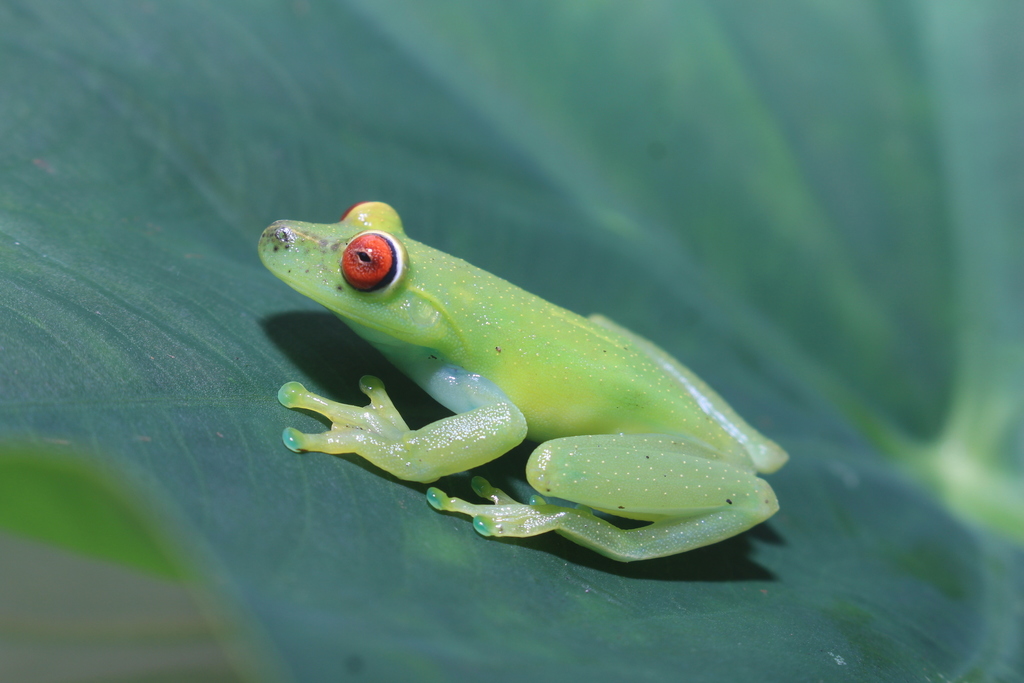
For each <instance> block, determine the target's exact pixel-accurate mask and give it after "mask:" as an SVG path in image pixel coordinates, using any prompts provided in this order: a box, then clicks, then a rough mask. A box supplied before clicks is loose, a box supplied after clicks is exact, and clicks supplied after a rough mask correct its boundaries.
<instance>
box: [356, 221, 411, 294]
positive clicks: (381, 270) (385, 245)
mask: <svg viewBox="0 0 1024 683" xmlns="http://www.w3.org/2000/svg"><path fill="white" fill-rule="evenodd" d="M403 256H404V255H403V253H402V252H401V251H400V250H399V249H398V247H397V246H396V244H395V241H394V238H393V237H391V235H388V234H387V233H383V232H376V231H372V230H371V231H367V232H361V233H359V234H358V235H356V236H355V237H353V238H352V240H351V241H350V242H349V243H348V246H346V247H345V252H344V253H343V254H342V256H341V274H342V275H344V276H345V280H346V281H347V282H348V283H349V284H350V285H352V287H353V288H355V289H358V290H359V291H361V292H374V291H377V290H380V289H384V288H385V287H387V286H388V285H390V284H391V283H392V282H394V281H395V280H396V279H397V277H398V275H399V274H400V273H401V271H402V267H403V265H404V264H403V263H402V260H403Z"/></svg>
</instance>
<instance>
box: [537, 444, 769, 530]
mask: <svg viewBox="0 0 1024 683" xmlns="http://www.w3.org/2000/svg"><path fill="white" fill-rule="evenodd" d="M722 458H723V456H722V455H721V454H720V453H719V452H717V451H715V450H714V449H713V448H711V447H710V446H708V445H707V444H705V443H703V442H702V441H699V440H696V439H688V438H687V437H684V436H674V435H673V436H669V435H663V434H603V435H593V436H573V437H566V438H563V439H555V440H552V441H548V442H547V443H544V444H542V445H541V446H539V447H538V448H537V449H536V450H535V451H534V452H533V455H531V456H530V461H529V463H528V464H527V478H528V479H529V481H530V484H531V485H532V486H533V487H534V488H536V489H537V490H538V491H540V492H541V493H542V494H545V495H551V496H556V497H558V498H564V499H566V500H571V501H573V502H575V503H581V504H583V505H587V506H589V507H592V508H596V509H599V510H604V511H607V512H610V513H612V514H616V515H619V516H622V517H629V518H632V519H641V520H648V521H656V520H660V519H662V518H664V517H674V518H678V517H696V516H700V515H702V514H704V513H707V512H710V511H714V510H735V511H742V512H743V513H745V514H747V515H749V516H750V517H751V518H752V519H756V521H753V522H752V523H751V524H750V525H751V526H752V525H753V524H756V523H757V522H760V521H762V520H764V519H767V518H768V517H770V516H771V515H772V514H774V512H775V511H776V510H777V509H778V502H777V501H776V499H775V494H774V492H772V490H771V487H769V486H768V484H767V482H765V481H764V480H762V479H760V478H758V477H757V476H756V474H755V473H754V472H752V471H750V470H747V469H743V468H741V467H737V466H736V465H733V464H730V463H729V462H727V461H725V460H723V459H722Z"/></svg>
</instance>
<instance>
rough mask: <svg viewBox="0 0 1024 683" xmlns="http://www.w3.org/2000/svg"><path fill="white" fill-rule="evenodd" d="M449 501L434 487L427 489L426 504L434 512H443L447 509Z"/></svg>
mask: <svg viewBox="0 0 1024 683" xmlns="http://www.w3.org/2000/svg"><path fill="white" fill-rule="evenodd" d="M450 500H451V499H450V498H448V494H446V493H445V492H444V491H442V490H441V489H439V488H437V487H436V486H431V487H430V488H429V489H427V502H428V503H430V506H431V507H432V508H434V509H435V510H445V509H447V508H448V503H449V501H450Z"/></svg>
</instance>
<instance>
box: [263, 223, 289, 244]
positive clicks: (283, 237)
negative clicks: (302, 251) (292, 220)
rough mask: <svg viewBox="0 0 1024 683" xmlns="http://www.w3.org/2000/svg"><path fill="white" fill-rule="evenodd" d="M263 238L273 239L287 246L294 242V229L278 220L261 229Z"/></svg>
mask: <svg viewBox="0 0 1024 683" xmlns="http://www.w3.org/2000/svg"><path fill="white" fill-rule="evenodd" d="M263 239H266V240H273V241H275V242H279V243H280V244H282V245H284V246H286V247H287V246H291V244H292V243H293V242H295V231H294V230H293V229H292V228H291V226H289V225H288V224H286V223H285V222H284V221H278V222H276V223H274V224H273V225H271V226H270V227H269V228H267V229H266V230H264V231H263Z"/></svg>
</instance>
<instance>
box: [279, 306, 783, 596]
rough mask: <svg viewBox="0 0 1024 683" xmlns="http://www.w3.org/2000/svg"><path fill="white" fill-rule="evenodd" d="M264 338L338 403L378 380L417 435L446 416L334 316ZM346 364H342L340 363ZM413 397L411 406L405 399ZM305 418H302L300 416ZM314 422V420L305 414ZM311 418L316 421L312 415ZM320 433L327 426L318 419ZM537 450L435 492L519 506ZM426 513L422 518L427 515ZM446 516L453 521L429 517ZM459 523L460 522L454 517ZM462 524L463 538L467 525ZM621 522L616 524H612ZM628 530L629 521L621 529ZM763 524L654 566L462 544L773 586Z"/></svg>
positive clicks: (769, 538) (560, 551) (293, 322)
mask: <svg viewBox="0 0 1024 683" xmlns="http://www.w3.org/2000/svg"><path fill="white" fill-rule="evenodd" d="M261 324H262V326H263V329H264V332H265V333H266V335H267V337H269V338H270V340H271V341H272V342H273V343H274V344H275V345H276V346H277V347H278V348H280V349H281V351H282V352H283V353H284V354H285V355H286V356H287V357H288V358H289V359H290V360H291V361H292V362H293V363H294V364H295V365H296V366H297V367H298V368H299V369H300V371H301V372H302V373H303V374H304V375H305V376H307V377H309V378H310V379H311V380H312V381H314V382H316V384H317V387H318V389H320V390H322V391H324V392H326V393H327V394H328V395H329V396H331V397H332V398H336V399H337V400H339V401H345V402H353V403H356V404H358V405H362V404H364V403H365V402H366V398H365V397H364V396H362V394H361V393H360V392H359V389H358V381H359V377H361V376H362V375H364V374H367V373H373V374H375V375H378V376H380V377H381V378H382V379H383V380H384V383H385V385H386V386H387V387H388V388H389V393H390V394H391V395H392V396H394V397H398V398H397V399H396V404H398V407H399V410H400V412H401V413H402V416H403V417H404V418H405V419H406V421H407V422H408V424H409V426H410V427H412V428H413V429H417V428H419V427H421V426H423V425H425V424H427V423H429V422H432V421H434V420H438V419H440V418H442V417H445V416H447V415H450V413H449V412H448V411H446V410H445V409H444V408H443V407H442V406H440V405H438V404H437V403H435V402H434V401H433V399H431V398H430V397H429V396H427V394H426V393H425V392H423V390H422V389H420V388H419V387H418V386H416V385H415V384H414V383H413V382H411V381H410V380H409V379H408V378H406V377H405V376H404V375H403V374H402V373H401V372H399V371H398V370H397V369H395V368H393V367H392V366H391V364H390V363H388V361H387V360H385V359H384V357H383V356H381V355H380V353H378V352H377V350H376V349H374V348H372V347H371V346H370V345H369V344H367V343H366V342H364V341H363V340H361V339H359V337H358V336H356V334H355V333H354V332H352V331H351V330H350V329H349V328H348V327H347V326H346V325H345V324H344V323H342V322H341V321H340V320H338V318H337V317H335V316H334V315H332V314H330V313H327V312H322V311H293V312H288V313H280V314H277V315H272V316H268V317H267V318H265V319H264V320H263V321H262V323H261ZM342 359H344V360H342ZM410 397H411V398H410ZM303 412H304V411H303ZM309 414H310V415H313V414H312V413H309ZM314 416H315V415H314ZM315 417H317V418H318V419H320V421H321V422H324V423H325V426H327V427H329V426H330V425H329V424H328V423H326V421H325V420H324V419H323V418H322V417H320V416H315ZM535 447H536V444H535V443H532V442H526V443H523V444H522V445H520V446H518V447H516V448H515V449H513V450H512V451H510V452H509V453H506V454H505V455H503V456H502V457H500V458H498V459H496V460H494V461H492V462H490V463H487V464H485V465H483V466H481V467H478V468H476V469H475V470H474V471H473V472H472V473H460V474H455V475H451V476H448V477H444V478H443V479H441V480H440V481H439V482H436V483H435V484H433V485H436V486H438V487H439V488H441V489H443V490H444V491H445V492H446V493H449V494H451V495H455V496H460V497H463V498H465V499H466V500H471V501H473V500H474V499H475V498H476V496H475V494H474V493H473V491H472V489H471V488H470V486H469V479H470V477H471V476H473V475H480V476H483V477H484V478H486V479H488V480H489V481H490V482H491V483H492V484H493V485H495V486H497V487H498V488H502V489H504V490H506V491H507V492H508V493H509V494H510V495H512V496H513V497H516V498H518V499H520V500H525V499H527V498H529V496H530V494H531V493H533V489H531V488H530V487H529V485H528V484H527V483H526V481H525V477H524V472H525V466H526V461H527V459H528V458H529V456H530V453H531V452H532V451H533V449H534V448H535ZM346 460H347V461H348V463H349V464H351V465H355V466H357V467H362V468H363V469H365V470H367V471H368V472H373V473H374V474H376V475H377V476H382V477H385V478H387V479H390V480H392V481H393V482H394V483H396V484H399V485H402V486H405V487H406V488H408V489H410V490H414V491H418V492H419V493H421V494H424V495H425V494H426V491H427V488H428V487H429V486H430V485H427V484H420V483H416V482H411V481H405V480H403V479H398V478H397V477H394V476H392V475H390V474H388V473H387V472H384V471H383V470H380V469H378V468H377V467H374V466H373V465H371V464H370V463H368V462H366V461H365V460H363V459H361V458H358V457H352V458H346ZM424 512H427V511H426V510H425V511H424ZM435 514H451V515H455V513H435ZM455 516H457V517H460V518H463V519H464V517H462V516H461V515H455ZM468 521H469V520H467V525H466V526H467V531H469V530H470V525H469V524H468ZM621 521H622V520H616V523H619V522H621ZM627 524H628V521H627ZM769 524H770V522H769V523H766V524H760V525H758V526H756V527H754V528H753V529H751V530H750V531H747V532H745V533H742V534H739V535H738V536H734V537H732V538H729V539H726V540H724V541H720V542H719V543H715V544H713V545H709V546H706V547H704V548H698V549H696V550H691V551H689V552H686V553H681V554H679V555H672V556H669V557H662V558H658V559H655V560H644V561H641V562H631V563H623V562H616V561H615V560H611V559H608V558H606V557H603V556H601V555H599V554H597V553H595V552H593V551H592V550H589V549H587V548H584V547H582V546H579V545H577V544H575V543H573V542H572V541H569V540H568V539H565V538H562V537H561V536H558V535H557V534H553V533H551V534H543V535H541V536H535V537H532V538H502V539H496V538H490V539H482V538H478V537H476V534H475V533H474V534H473V536H468V535H467V541H472V542H481V541H484V542H494V543H507V544H512V545H518V546H522V547H523V548H524V549H526V548H530V549H533V550H536V551H542V552H548V553H550V554H552V555H555V556H558V557H561V558H563V559H564V560H565V561H567V562H571V563H573V564H576V565H582V566H585V567H589V568H591V569H596V570H598V571H602V572H606V573H608V574H614V575H617V576H622V577H626V578H638V579H648V580H660V581H773V580H775V576H774V575H773V574H772V573H771V572H769V571H768V570H766V569H765V568H763V567H762V566H760V565H758V564H757V563H756V562H754V561H752V560H751V559H750V557H749V556H750V553H751V544H750V538H757V539H758V540H760V541H761V542H767V543H771V544H780V543H783V542H784V541H783V540H782V539H781V538H780V537H779V536H778V535H777V534H776V533H775V532H774V531H773V530H772V529H771V527H770V526H769Z"/></svg>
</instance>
